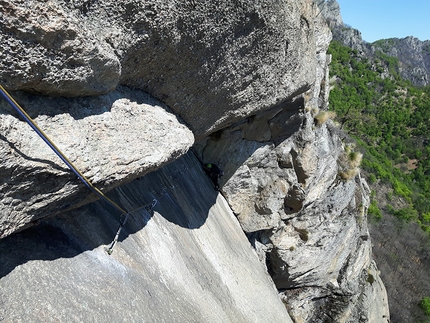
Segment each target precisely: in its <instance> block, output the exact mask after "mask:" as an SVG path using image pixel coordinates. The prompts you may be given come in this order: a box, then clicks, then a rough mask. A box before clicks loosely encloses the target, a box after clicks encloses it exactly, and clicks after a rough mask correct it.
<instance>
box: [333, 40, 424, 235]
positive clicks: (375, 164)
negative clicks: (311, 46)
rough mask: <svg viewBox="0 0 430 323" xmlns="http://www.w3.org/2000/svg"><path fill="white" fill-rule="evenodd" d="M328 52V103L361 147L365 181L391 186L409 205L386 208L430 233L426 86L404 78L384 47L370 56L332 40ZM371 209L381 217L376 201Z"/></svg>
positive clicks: (374, 214)
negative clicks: (329, 79) (382, 50)
mask: <svg viewBox="0 0 430 323" xmlns="http://www.w3.org/2000/svg"><path fill="white" fill-rule="evenodd" d="M329 53H330V54H331V55H332V63H331V67H330V74H331V80H332V82H333V84H332V89H331V92H330V107H331V109H332V110H334V111H335V112H336V114H337V116H338V120H339V122H340V124H341V127H342V128H344V129H346V130H348V132H349V133H350V134H351V136H353V137H354V138H355V140H356V141H357V142H358V145H359V146H360V149H361V150H362V151H363V152H364V158H363V162H362V168H363V169H364V170H365V171H367V172H368V180H369V182H370V183H374V182H376V181H382V182H384V183H387V184H389V185H391V186H392V188H393V191H394V194H396V195H398V196H400V197H402V198H403V199H404V201H406V203H407V206H406V207H404V208H401V209H395V208H390V207H389V204H388V208H387V210H386V211H387V212H389V213H392V214H394V215H395V216H397V217H399V218H401V219H404V220H407V221H416V222H418V223H419V224H420V226H421V228H422V229H423V230H424V231H426V232H427V233H428V234H429V237H430V144H429V143H430V135H429V131H428V124H429V121H430V87H429V86H428V87H417V86H414V85H412V84H411V83H410V82H409V81H406V80H403V79H402V78H401V77H400V76H399V74H398V68H399V62H398V60H397V59H396V58H394V57H390V56H387V55H385V54H383V53H382V52H377V53H376V54H375V59H369V58H367V57H364V56H361V55H359V53H358V52H357V51H356V50H353V49H351V48H349V47H346V46H344V45H342V44H341V43H339V42H337V41H333V42H332V43H331V45H330V48H329ZM387 198H388V199H390V196H387ZM391 198H392V197H391ZM370 213H371V215H372V216H374V217H376V218H378V217H381V216H382V214H381V211H380V210H379V208H378V205H377V203H376V201H374V202H373V204H372V207H371V209H370Z"/></svg>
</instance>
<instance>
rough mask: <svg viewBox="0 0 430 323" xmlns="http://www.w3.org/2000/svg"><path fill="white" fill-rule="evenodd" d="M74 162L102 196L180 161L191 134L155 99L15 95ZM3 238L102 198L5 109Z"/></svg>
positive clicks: (1, 130) (0, 121)
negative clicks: (102, 192)
mask: <svg viewBox="0 0 430 323" xmlns="http://www.w3.org/2000/svg"><path fill="white" fill-rule="evenodd" d="M14 95H15V97H16V99H17V101H18V102H19V103H20V104H21V105H22V106H23V107H24V108H25V109H26V110H27V112H28V113H29V114H30V116H32V117H33V119H34V120H35V122H36V123H37V124H38V125H39V127H40V128H41V129H42V130H44V132H45V133H46V134H47V136H48V137H49V138H50V139H51V140H52V141H53V142H54V143H55V144H56V145H57V146H58V147H59V149H60V150H61V151H62V152H63V153H64V154H65V155H66V157H68V159H69V160H70V161H71V162H72V163H73V164H74V165H75V166H76V167H77V168H78V169H79V170H80V171H81V172H82V173H83V174H84V175H85V176H86V177H87V178H88V179H89V180H90V182H91V183H92V184H94V185H95V186H96V187H97V188H99V189H101V190H102V191H108V190H110V189H112V188H114V187H116V186H119V185H121V184H123V183H126V182H128V181H131V180H132V179H133V178H136V177H139V176H142V175H144V174H146V173H148V172H150V171H153V170H155V169H157V168H159V167H160V166H162V165H164V164H166V163H168V162H170V161H173V160H175V159H177V158H178V157H179V156H181V155H182V154H184V153H185V152H186V151H187V150H188V149H189V147H191V146H192V145H193V143H194V137H193V134H192V133H191V131H190V130H189V129H188V128H187V127H186V126H185V125H184V124H183V123H182V121H181V120H179V119H178V118H177V117H176V116H175V115H174V114H172V113H171V112H170V110H169V109H168V108H167V107H166V106H165V105H163V104H162V103H160V102H159V101H157V100H156V99H154V98H153V97H151V96H150V95H148V94H146V93H144V92H141V91H137V90H134V91H132V90H130V89H128V88H125V87H120V88H118V89H117V90H116V91H113V92H110V93H109V94H106V95H102V96H98V97H93V98H76V99H66V98H46V97H40V96H34V95H29V94H26V93H14ZM0 160H1V161H2V162H1V163H0V208H1V210H2V212H1V214H0V237H4V236H6V235H8V234H10V233H12V232H14V231H16V230H21V229H23V228H26V227H28V226H29V225H31V223H35V221H37V220H38V219H40V218H42V217H48V216H52V215H55V214H57V213H59V212H60V211H64V210H67V209H69V208H72V207H77V206H79V205H81V204H82V203H88V202H89V201H91V200H94V199H95V198H96V196H95V194H94V193H92V192H91V191H90V190H89V189H88V188H87V187H85V186H84V184H83V183H81V182H80V181H79V180H78V179H77V177H76V176H75V175H74V174H73V173H72V172H71V171H70V170H69V169H68V168H67V166H66V165H65V164H64V163H63V162H62V161H61V160H60V158H59V157H58V156H57V155H56V154H55V153H54V152H53V151H52V150H51V149H50V148H49V146H48V145H47V144H46V143H45V142H44V141H43V140H42V139H41V138H40V137H39V136H38V135H37V134H36V132H35V131H33V130H32V129H31V128H30V126H29V125H28V124H27V123H26V122H24V121H22V120H20V119H19V118H18V117H17V115H16V114H15V112H14V111H13V109H12V108H11V107H10V106H9V105H8V104H7V103H6V101H4V100H1V101H0Z"/></svg>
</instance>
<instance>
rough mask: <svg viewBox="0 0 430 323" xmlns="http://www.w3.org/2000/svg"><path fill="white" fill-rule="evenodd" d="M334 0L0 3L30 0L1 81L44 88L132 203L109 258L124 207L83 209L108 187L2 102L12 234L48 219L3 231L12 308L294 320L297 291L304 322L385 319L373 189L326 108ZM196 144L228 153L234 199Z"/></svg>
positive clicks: (100, 317) (123, 318)
mask: <svg viewBox="0 0 430 323" xmlns="http://www.w3.org/2000/svg"><path fill="white" fill-rule="evenodd" d="M331 2H333V3H334V1H331ZM317 4H318V3H317V2H315V1H312V0H299V1H292V0H282V1H279V2H273V3H270V4H269V3H267V2H265V1H259V0H253V1H239V2H234V3H233V2H229V1H215V2H214V1H209V0H207V1H206V0H205V1H182V0H181V1H161V0H152V1H145V2H142V1H91V2H81V1H62V0H56V1H49V2H43V3H42V2H40V1H26V2H24V1H19V0H13V1H9V2H7V3H6V2H4V1H0V12H1V13H9V12H13V13H14V14H13V15H8V16H7V17H6V15H2V18H1V19H2V22H5V23H4V24H2V25H0V37H1V38H0V42H1V44H2V46H4V49H5V50H4V51H3V52H2V53H1V54H0V63H1V64H2V65H1V66H2V68H1V69H0V78H1V82H2V83H4V84H5V85H6V87H7V88H8V89H14V90H25V91H27V92H29V91H32V92H33V93H34V94H35V95H30V94H26V93H23V92H14V95H16V96H17V99H18V101H19V102H20V103H22V104H23V105H24V106H25V107H26V108H27V109H28V110H29V112H30V114H31V115H32V116H33V117H34V118H35V119H36V121H37V122H38V123H39V124H40V125H41V127H42V128H44V129H45V130H46V132H47V133H48V134H49V135H50V136H51V137H52V139H53V140H54V141H55V142H56V143H58V146H60V148H61V149H62V150H64V152H65V154H66V155H67V156H69V157H70V159H71V160H72V161H73V162H74V163H76V165H77V166H78V168H80V169H81V170H82V171H83V172H84V173H85V175H86V176H88V177H89V178H90V179H91V181H93V182H94V184H95V185H96V186H97V187H99V188H101V189H103V190H104V191H109V192H108V194H109V196H110V197H111V198H113V199H114V200H115V201H117V202H118V203H120V205H121V206H122V207H123V208H125V209H126V210H134V211H133V212H132V213H131V214H132V215H131V216H130V217H129V219H128V222H127V223H126V225H125V226H124V230H123V231H122V233H121V235H120V242H119V243H118V244H117V246H116V249H115V251H114V253H113V255H112V256H111V257H109V256H107V255H106V253H105V252H104V247H105V246H106V245H108V244H109V243H110V242H111V240H112V239H113V236H114V234H115V232H116V230H117V226H118V220H119V219H120V215H119V214H118V212H117V211H116V210H115V209H113V208H112V207H110V206H108V205H107V204H106V203H104V202H100V201H99V202H97V203H94V204H91V205H88V206H85V207H82V208H80V209H77V210H76V209H75V210H70V208H72V207H77V206H79V205H81V204H84V203H87V202H89V201H91V200H92V199H94V196H91V195H89V194H88V191H87V189H86V188H85V187H83V185H81V184H79V183H78V182H77V180H76V179H75V178H74V176H73V175H71V174H70V172H68V171H67V170H66V169H65V168H64V166H62V165H61V163H60V162H59V160H58V159H57V157H56V156H55V155H54V154H53V153H52V152H51V151H49V149H48V148H47V147H46V146H45V145H44V144H43V143H42V142H41V141H40V140H39V139H38V138H36V135H35V134H34V133H32V132H31V131H30V130H29V128H28V126H27V125H25V124H24V123H23V122H22V121H19V119H18V118H16V117H15V116H14V114H13V113H11V111H10V108H7V106H6V104H5V103H4V102H2V103H1V105H0V109H1V110H0V121H1V122H0V135H1V137H0V139H1V140H0V158H1V159H0V179H1V182H0V194H1V195H0V201H1V203H2V205H0V207H1V210H2V212H3V213H1V217H0V218H1V221H2V222H1V223H0V228H1V230H2V231H1V234H2V235H3V236H5V235H8V234H10V233H12V232H13V231H16V230H19V229H24V228H27V227H28V226H30V225H32V224H37V223H38V224H39V225H38V226H34V227H32V228H28V229H27V230H24V231H22V232H18V233H15V234H13V235H10V236H8V237H6V238H3V239H2V240H0V261H1V264H2V266H1V267H0V284H1V287H2V288H1V289H0V299H1V302H2V303H1V304H2V305H1V307H0V319H3V320H6V321H12V322H13V321H25V322H27V321H29V322H31V321H35V322H37V321H41V322H42V321H43V322H46V321H48V322H49V321H50V320H51V321H64V320H67V321H72V322H81V321H88V320H92V321H96V322H104V321H109V322H132V321H139V320H144V321H148V322H291V319H290V318H289V316H288V314H287V311H286V310H285V307H287V309H288V311H289V313H290V316H291V317H292V318H293V320H294V321H295V322H309V323H311V322H312V323H315V322H367V321H372V320H373V321H377V322H379V321H382V322H387V320H388V319H387V317H388V316H389V313H388V305H387V300H386V294H385V289H384V286H383V284H382V282H381V280H380V278H379V275H378V272H377V270H376V268H375V266H374V263H373V262H372V257H371V242H370V239H369V235H368V232H367V225H366V218H365V214H366V208H367V205H368V203H369V199H368V194H369V191H368V189H367V187H366V185H365V183H364V182H363V181H362V180H361V179H360V177H359V176H358V177H356V178H351V179H350V180H349V181H344V180H341V179H340V178H339V176H338V172H339V170H343V168H344V167H345V165H341V164H342V160H344V159H345V144H344V142H343V134H342V133H341V132H340V131H339V130H338V129H337V128H336V127H335V125H334V123H333V122H332V121H330V120H329V121H327V122H326V123H322V124H318V125H317V124H316V122H315V120H314V117H315V115H316V114H317V113H318V110H323V111H324V110H326V109H327V108H328V94H329V82H328V64H329V62H330V57H329V56H327V55H326V50H327V47H328V45H329V42H330V40H331V33H330V30H329V29H328V27H327V25H326V23H325V20H324V19H323V15H322V14H321V11H320V10H319V8H318V7H317ZM14 17H16V18H14ZM10 62H13V64H12V65H13V67H12V66H6V65H8V64H10ZM118 84H121V86H118V87H117V85H118ZM115 87H117V89H116V90H114V91H111V90H112V89H114V88H115ZM142 90H144V91H146V92H148V93H150V94H151V95H153V96H155V97H157V98H158V99H160V100H161V101H163V102H164V103H166V105H164V104H161V103H160V102H159V101H156V100H155V99H154V98H153V97H152V96H149V95H147V94H145V93H144V92H142ZM108 91H111V92H110V93H108V94H104V95H100V94H101V93H105V92H108ZM43 95H50V96H60V95H61V96H69V97H76V98H64V97H61V98H52V97H51V98H50V97H46V96H43ZM87 95H97V96H95V97H88V98H84V97H82V96H87ZM167 106H168V107H169V108H167ZM42 107H43V108H42ZM180 120H184V122H185V123H186V125H187V126H185V125H184V124H183V123H182V122H181V121H180ZM69 130H70V131H69ZM194 136H195V137H196V138H197V140H198V142H197V143H196V144H194V146H193V143H194ZM27 142H30V143H31V144H30V145H29V146H27V145H26V143H27ZM191 146H193V151H194V152H196V154H197V155H198V156H199V158H200V159H201V160H202V161H203V162H210V163H216V164H219V165H220V166H221V168H223V169H224V173H225V174H224V177H222V179H221V181H220V184H221V191H222V194H223V195H224V196H225V199H224V198H223V197H222V196H221V195H219V194H218V193H216V192H215V191H213V188H212V185H211V183H210V181H209V179H208V178H206V177H205V176H204V175H203V173H202V169H201V166H200V164H199V162H198V161H197V160H196V159H195V158H194V157H193V156H192V154H187V155H186V156H185V157H182V158H180V159H178V158H179V157H180V156H181V155H182V154H184V153H185V152H186V151H187V150H188V149H189V148H190V147H191ZM169 162H172V163H170V164H169ZM160 167H161V168H160ZM157 169H158V170H157ZM142 175H145V176H144V177H142V178H140V179H139V180H136V181H134V182H133V183H132V184H126V183H127V182H129V181H131V180H132V179H134V178H137V177H139V176H142ZM153 199H156V200H157V201H158V202H157V205H156V206H155V208H154V212H150V211H149V210H148V209H145V206H148V205H147V203H150V202H151V201H153ZM227 203H228V204H227ZM136 207H139V209H138V210H135V208H136ZM230 208H231V209H230ZM4 210H6V212H7V213H6V214H5V213H4V212H5V211H4ZM59 212H61V213H62V215H61V216H57V217H55V218H49V217H50V216H53V215H55V214H58V213H59ZM233 215H235V216H236V217H237V219H239V222H240V226H241V227H239V225H238V223H237V222H236V219H235V218H234V216H233ZM241 229H242V230H243V231H245V233H246V235H247V237H248V239H249V241H250V242H251V244H252V245H253V246H254V247H255V250H256V252H257V253H258V257H257V255H256V254H255V252H254V251H253V250H252V249H251V248H250V246H249V243H248V242H247V240H246V239H245V235H244V234H243V232H242V231H241ZM258 259H260V262H259V261H258ZM264 266H266V267H264ZM266 271H267V272H268V273H269V274H270V275H271V276H272V279H273V281H274V283H275V285H276V288H277V289H278V293H279V294H278V296H280V297H281V298H282V300H283V302H284V305H285V306H284V305H283V304H282V303H281V301H280V300H279V298H278V296H277V295H276V288H275V287H274V286H275V285H273V283H272V281H271V280H270V278H269V276H268V274H267V272H266ZM33 282H34V283H33ZM384 316H385V317H384ZM366 320H367V321H366Z"/></svg>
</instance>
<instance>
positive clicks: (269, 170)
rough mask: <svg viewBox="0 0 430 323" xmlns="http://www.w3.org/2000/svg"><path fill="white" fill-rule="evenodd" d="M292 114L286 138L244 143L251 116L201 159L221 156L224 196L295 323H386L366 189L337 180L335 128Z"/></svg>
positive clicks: (339, 151)
mask: <svg viewBox="0 0 430 323" xmlns="http://www.w3.org/2000/svg"><path fill="white" fill-rule="evenodd" d="M296 108H297V110H296V112H295V113H293V114H292V115H293V116H294V117H290V120H288V121H289V122H288V123H287V124H288V125H290V126H291V127H293V129H294V130H295V131H294V135H292V136H290V137H288V139H285V140H283V141H281V142H280V143H277V142H276V140H273V137H272V138H270V137H269V136H267V137H269V139H268V140H265V141H264V142H258V141H255V140H249V139H247V138H246V130H244V129H246V128H247V127H252V123H253V122H254V120H256V119H257V118H255V119H254V120H253V121H250V123H251V124H249V123H244V124H239V125H237V126H234V127H232V128H231V129H226V130H224V131H223V133H222V134H221V135H220V136H217V137H216V138H214V137H212V138H210V139H209V140H207V141H206V142H205V145H204V146H203V148H202V149H201V154H202V157H203V159H204V160H206V161H213V160H216V158H219V164H220V165H221V166H222V168H224V170H225V178H224V179H223V181H222V182H221V184H222V192H223V193H224V194H225V196H226V199H227V201H228V202H229V204H230V205H231V207H232V210H233V212H234V213H235V214H236V216H237V218H238V220H239V222H240V223H241V226H242V228H243V230H244V231H245V232H246V233H247V234H248V236H249V238H250V240H251V241H252V242H253V244H254V245H255V246H256V248H257V249H258V250H260V258H261V259H262V261H263V263H266V264H267V268H268V271H269V273H270V274H271V276H272V278H273V280H274V282H275V284H276V286H277V288H278V290H280V291H282V292H280V293H281V295H282V297H283V299H284V302H285V303H286V305H287V307H288V309H289V312H290V315H291V316H292V317H293V318H294V320H295V321H296V322H329V321H330V322H388V321H389V311H388V305H387V296H386V291H385V288H384V286H383V284H382V282H381V280H380V278H379V274H378V271H377V269H376V267H375V265H374V263H373V262H372V258H371V242H370V237H369V233H368V229H367V223H366V217H365V212H366V208H367V206H368V203H369V200H368V197H367V196H368V194H369V193H370V191H368V188H366V184H365V183H363V182H361V179H360V178H357V180H356V181H355V180H354V179H351V180H348V181H344V180H341V178H340V177H339V175H338V172H340V169H341V167H342V165H341V163H342V162H341V160H342V159H343V158H342V157H343V156H342V155H343V154H345V152H344V148H343V144H342V141H341V137H340V133H339V131H338V130H337V128H336V127H334V126H333V125H332V124H331V122H330V121H329V122H328V124H327V125H326V124H324V125H323V126H321V127H317V126H315V124H314V120H313V118H312V116H311V115H310V114H309V113H303V112H302V113H301V112H300V111H299V110H300V108H301V107H300V105H298V106H297V107H296ZM284 111H285V110H284ZM284 111H281V112H280V113H284ZM297 115H298V116H297ZM296 118H297V119H296ZM291 119H293V120H291ZM274 120H276V116H275V117H272V118H270V119H268V120H266V123H267V125H268V127H269V128H270V126H272V127H274V125H273V122H274ZM297 121H298V122H297ZM259 122H261V120H259ZM269 125H270V126H269ZM255 127H256V126H255ZM286 129H288V130H289V131H292V129H291V128H290V127H288V128H286ZM231 156H234V157H233V158H232V157H231ZM375 299H377V300H378V302H376V301H374V300H375Z"/></svg>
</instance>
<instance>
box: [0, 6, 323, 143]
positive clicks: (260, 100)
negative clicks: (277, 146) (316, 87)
mask: <svg viewBox="0 0 430 323" xmlns="http://www.w3.org/2000/svg"><path fill="white" fill-rule="evenodd" d="M0 5H1V7H0V10H1V11H2V13H3V24H2V25H1V30H0V33H1V34H0V35H1V38H0V42H1V43H0V45H1V47H2V49H3V50H2V53H1V54H0V55H1V56H0V62H1V68H0V79H1V82H2V83H3V84H4V85H5V86H6V87H7V88H9V89H14V90H32V91H36V92H40V93H43V94H49V95H63V96H82V95H95V94H100V93H104V92H107V91H109V90H112V89H113V88H115V86H116V85H117V84H119V83H120V84H123V85H128V86H131V87H135V88H140V89H143V90H145V91H147V92H149V93H151V94H153V95H154V96H156V97H158V98H160V99H161V100H163V101H164V102H165V103H166V104H167V105H169V106H170V108H172V109H173V110H174V111H175V112H176V113H177V114H178V115H179V116H180V117H182V118H183V119H184V120H185V121H186V122H187V124H188V125H190V127H191V129H192V130H193V131H194V132H195V134H196V135H197V136H198V137H202V136H203V135H205V134H207V133H208V132H211V131H214V130H216V129H219V128H221V127H223V126H226V125H227V124H229V123H231V121H232V120H233V121H237V120H239V119H241V118H243V117H244V116H248V115H250V114H253V113H255V112H257V111H261V110H264V109H266V108H269V107H271V106H274V105H276V104H277V103H279V102H282V101H284V100H286V99H289V98H292V97H293V96H294V95H296V94H298V93H299V92H302V91H304V90H306V89H308V88H310V86H311V84H313V82H314V80H315V57H314V53H315V44H316V42H315V34H314V16H315V13H316V7H315V5H314V4H313V2H312V1H311V0H300V1H292V0H283V1H280V2H276V3H271V4H270V5H268V4H267V3H266V2H265V1H257V0H256V1H239V2H234V3H232V2H229V1H212V0H205V1H164V0H162V1H159V0H158V1H157V0H153V1H149V2H141V1H95V2H93V1H92V2H81V1H61V0H58V1H50V2H49V3H46V2H41V1H19V0H14V1H1V2H0ZM238 57H240V59H238Z"/></svg>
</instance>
